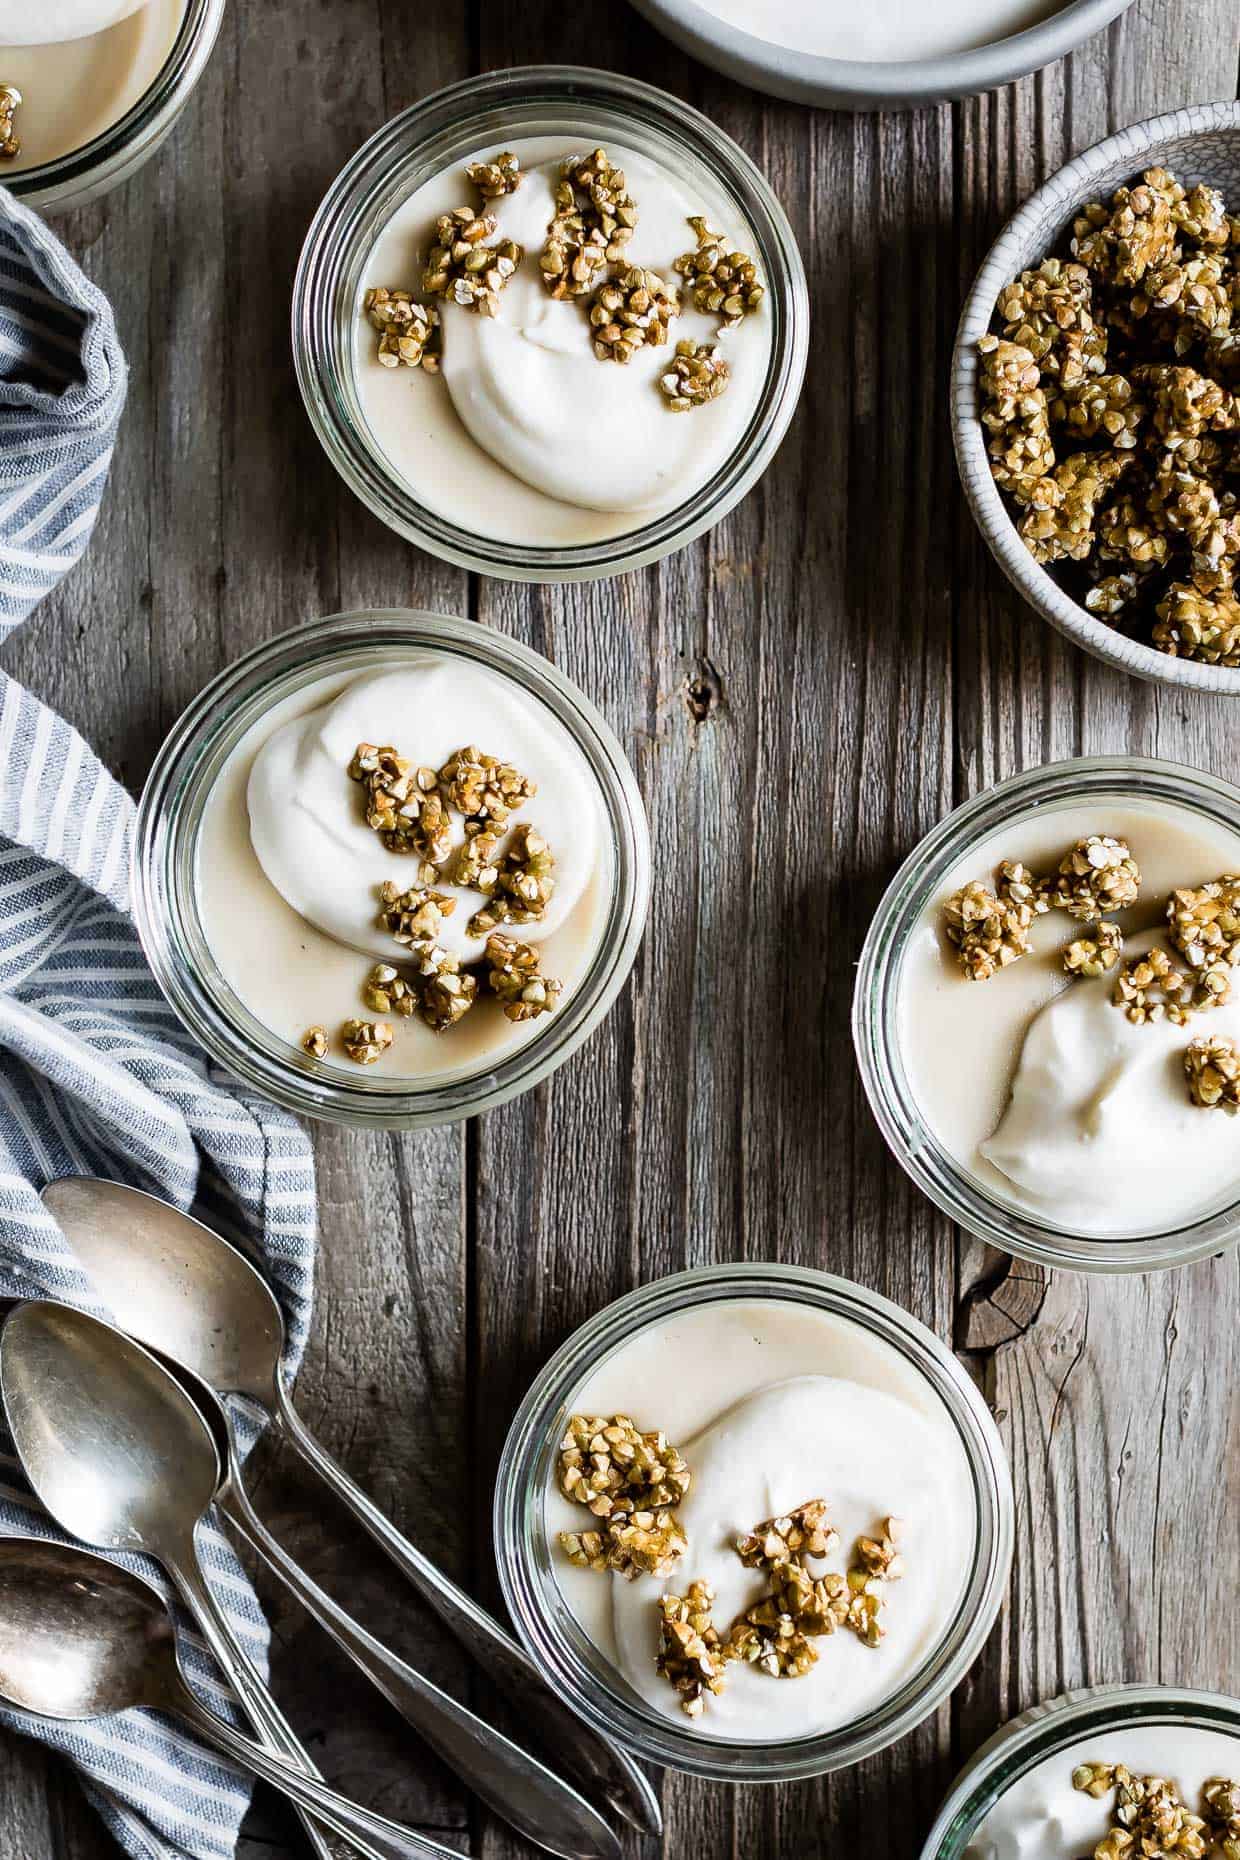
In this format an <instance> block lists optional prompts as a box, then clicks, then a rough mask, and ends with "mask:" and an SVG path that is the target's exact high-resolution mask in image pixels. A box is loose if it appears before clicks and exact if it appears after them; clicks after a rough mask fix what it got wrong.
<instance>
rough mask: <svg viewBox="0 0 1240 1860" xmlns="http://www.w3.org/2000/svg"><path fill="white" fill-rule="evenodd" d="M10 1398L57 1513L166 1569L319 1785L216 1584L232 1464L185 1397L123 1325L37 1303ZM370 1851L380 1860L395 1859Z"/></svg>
mask: <svg viewBox="0 0 1240 1860" xmlns="http://www.w3.org/2000/svg"><path fill="white" fill-rule="evenodd" d="M169 1392H171V1394H172V1396H173V1397H174V1399H173V1400H169ZM0 1395H3V1400H4V1411H5V1416H6V1418H7V1420H8V1423H9V1431H10V1432H11V1434H12V1436H13V1442H14V1445H15V1447H16V1449H17V1457H18V1459H19V1460H20V1461H21V1465H22V1471H23V1472H24V1473H25V1475H26V1477H27V1479H29V1481H30V1484H31V1486H32V1487H33V1488H34V1491H35V1494H36V1496H37V1497H38V1498H39V1499H40V1501H41V1502H42V1504H43V1506H44V1507H45V1509H46V1510H47V1511H49V1512H50V1513H51V1515H52V1517H53V1518H55V1520H56V1522H57V1523H58V1524H59V1525H61V1526H62V1528H63V1529H64V1530H66V1531H68V1533H69V1534H70V1536H72V1537H78V1538H81V1539H82V1541H83V1542H84V1543H88V1544H94V1545H95V1546H97V1548H99V1549H101V1550H133V1551H143V1552H145V1553H146V1555H148V1556H151V1557H153V1558H154V1559H155V1561H156V1562H157V1563H159V1564H161V1565H162V1566H163V1568H164V1569H165V1570H166V1572H167V1573H168V1575H169V1576H170V1577H171V1578H172V1581H173V1583H174V1585H175V1587H176V1590H177V1593H178V1594H179V1595H180V1597H181V1600H182V1601H183V1602H184V1603H185V1606H186V1607H187V1608H188V1609H189V1611H190V1613H191V1615H192V1616H193V1618H194V1621H195V1624H196V1625H197V1627H198V1628H199V1629H200V1631H201V1633H202V1636H203V1638H204V1640H205V1641H206V1643H207V1645H208V1647H209V1648H210V1649H211V1652H212V1654H213V1655H214V1656H215V1659H216V1661H217V1662H218V1664H219V1666H220V1669H221V1670H222V1672H223V1673H224V1676H225V1678H226V1679H227V1681H228V1683H229V1685H230V1686H231V1687H232V1689H233V1691H234V1692H235V1694H236V1696H237V1698H238V1699H239V1700H240V1702H241V1706H242V1709H243V1710H244V1712H245V1715H246V1717H247V1718H248V1719H249V1721H250V1723H251V1724H252V1725H253V1727H254V1729H255V1730H256V1731H257V1732H258V1735H259V1737H260V1738H261V1740H262V1741H263V1743H264V1744H266V1745H267V1746H268V1748H269V1749H271V1750H273V1751H278V1752H280V1753H281V1754H282V1755H283V1756H285V1757H287V1758H289V1759H290V1760H291V1761H292V1763H293V1765H294V1766H295V1767H296V1768H298V1769H300V1770H302V1771H304V1773H305V1774H306V1775H307V1776H315V1775H316V1774H317V1772H316V1770H315V1767H314V1764H313V1763H312V1762H311V1760H310V1758H309V1756H308V1755H307V1754H306V1752H305V1750H304V1749H303V1748H302V1745H301V1743H300V1742H299V1741H298V1738H297V1736H296V1733H295V1732H294V1730H293V1727H292V1726H291V1725H290V1724H289V1722H288V1720H287V1719H286V1718H285V1717H284V1715H283V1713H282V1712H281V1711H280V1709H279V1707H278V1705H277V1704H276V1702H275V1700H274V1699H273V1698H272V1696H271V1694H270V1692H269V1691H268V1690H267V1687H266V1686H265V1684H264V1683H263V1680H262V1678H261V1676H260V1675H259V1673H258V1670H257V1668H256V1667H255V1666H254V1664H253V1662H252V1661H251V1659H250V1657H249V1655H248V1654H247V1653H246V1651H245V1649H244V1647H242V1645H241V1643H240V1641H239V1640H238V1639H237V1636H236V1634H235V1633H234V1632H233V1629H232V1626H231V1624H230V1622H229V1620H228V1617H227V1616H226V1615H225V1614H224V1612H223V1610H222V1609H221V1608H220V1607H219V1604H218V1603H217V1602H216V1600H215V1597H214V1596H213V1595H212V1593H211V1591H210V1589H209V1588H208V1586H207V1584H206V1581H205V1580H204V1578H203V1573H202V1567H201V1565H200V1563H199V1560H198V1548H197V1541H196V1535H197V1530H198V1526H199V1524H200V1523H201V1521H202V1519H203V1517H204V1515H205V1514H206V1512H207V1510H208V1508H209V1507H210V1505H211V1503H212V1500H213V1499H214V1497H215V1491H216V1487H217V1486H218V1485H219V1482H220V1461H219V1455H218V1454H217V1453H216V1450H215V1443H214V1441H213V1440H212V1438H211V1433H210V1430H209V1428H208V1427H207V1424H206V1422H205V1421H204V1420H203V1418H202V1416H201V1414H200V1413H199V1412H198V1410H197V1409H196V1408H195V1407H194V1405H193V1403H192V1402H190V1401H189V1400H188V1398H187V1397H186V1395H185V1393H184V1391H183V1390H182V1389H181V1387H180V1385H179V1383H177V1382H175V1381H174V1380H173V1378H172V1376H171V1375H170V1374H169V1373H168V1371H167V1370H166V1369H165V1368H164V1367H163V1365H162V1364H161V1363H157V1362H156V1361H155V1358H154V1357H153V1356H152V1355H151V1354H150V1352H149V1351H147V1350H144V1349H143V1348H142V1346H141V1345H140V1344H137V1343H134V1342H132V1341H131V1340H130V1339H129V1338H128V1337H124V1336H122V1335H121V1333H120V1332H119V1331H117V1330H113V1328H112V1326H111V1325H110V1324H101V1323H100V1322H99V1320H98V1319H97V1318H93V1317H88V1316H87V1315H86V1313H85V1312H81V1311H74V1310H71V1309H70V1307H69V1306H68V1305H60V1304H55V1303H52V1302H50V1301H46V1302H45V1301H36V1302H33V1303H29V1304H19V1305H16V1306H14V1308H13V1310H12V1311H10V1313H9V1315H8V1317H7V1318H6V1319H5V1322H4V1328H3V1330H2V1331H0ZM320 1780H321V1779H320ZM299 1812H300V1813H301V1818H302V1821H303V1823H304V1825H305V1829H306V1834H307V1837H308V1839H309V1841H310V1844H311V1846H312V1847H313V1848H314V1851H315V1853H316V1854H317V1855H318V1856H319V1860H336V1856H335V1850H334V1848H333V1846H332V1844H331V1842H330V1841H329V1840H328V1838H327V1835H326V1833H325V1831H324V1829H323V1828H322V1827H320V1825H319V1824H318V1822H317V1821H316V1820H315V1818H314V1816H313V1814H311V1813H309V1812H307V1811H306V1810H305V1809H304V1808H303V1809H301V1810H300V1811H299ZM356 1844H357V1845H358V1846H359V1848H360V1850H361V1851H362V1852H363V1853H365V1854H368V1855H371V1856H372V1857H373V1856H376V1855H387V1854H389V1853H391V1852H392V1851H393V1850H392V1848H391V1847H383V1846H373V1845H367V1844H366V1843H365V1842H364V1841H361V1840H358V1841H357V1842H356Z"/></svg>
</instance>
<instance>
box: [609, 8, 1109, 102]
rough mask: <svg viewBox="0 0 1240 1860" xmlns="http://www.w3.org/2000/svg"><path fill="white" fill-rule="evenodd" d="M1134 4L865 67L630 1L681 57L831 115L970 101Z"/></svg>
mask: <svg viewBox="0 0 1240 1860" xmlns="http://www.w3.org/2000/svg"><path fill="white" fill-rule="evenodd" d="M1131 4H1132V0H1068V4H1067V5H1066V6H1062V7H1060V9H1059V11H1058V12H1057V13H1053V14H1052V15H1051V17H1050V18H1049V19H1044V20H1042V21H1041V23H1040V24H1039V25H1036V26H1029V27H1027V28H1026V30H1025V31H1024V32H1013V33H1011V34H1009V35H1008V37H1007V38H1006V39H996V40H995V41H994V43H993V45H981V46H978V47H977V48H976V50H974V51H969V52H953V53H952V54H951V55H950V56H946V57H942V58H919V59H908V60H905V61H903V62H901V63H894V62H893V63H890V64H868V63H862V62H861V61H860V60H857V59H851V58H822V57H818V56H816V55H815V54H813V53H809V52H803V51H798V50H796V49H795V48H793V47H790V46H786V45H774V44H772V43H771V41H770V40H769V39H760V38H758V37H757V36H756V35H755V34H754V33H752V32H743V31H741V29H740V28H739V27H737V26H733V25H730V24H728V22H727V21H726V20H722V19H719V18H718V17H717V16H716V15H715V14H714V13H712V12H711V11H710V9H709V7H707V6H703V5H701V4H699V0H633V5H634V6H635V7H636V8H637V11H638V12H639V13H641V14H643V15H644V16H645V17H646V18H647V19H648V20H649V21H650V23H651V25H652V26H657V27H658V29H659V31H660V32H662V33H665V34H666V35H667V37H668V38H669V39H671V40H673V41H674V43H675V44H677V45H679V46H680V47H681V49H682V50H683V51H686V52H690V53H691V54H692V55H693V57H695V58H700V59H701V60H702V63H703V64H706V65H713V67H714V69H715V70H716V71H722V72H723V73H724V74H725V76H727V77H731V78H737V79H739V81H740V82H741V83H742V84H752V85H753V87H754V89H755V90H764V91H767V92H768V93H769V94H770V95H771V96H772V97H790V98H791V99H792V101H793V102H794V103H815V104H819V105H821V106H822V107H823V108H825V109H830V110H911V109H914V108H915V107H916V106H917V105H919V104H923V103H938V102H940V101H941V100H942V99H943V98H946V97H969V96H972V95H973V93H974V92H975V91H980V90H993V89H995V87H996V86H997V85H999V84H1010V83H1011V82H1012V80H1013V79H1014V78H1019V77H1027V76H1028V74H1029V73H1030V72H1031V71H1040V70H1041V69H1042V67H1043V65H1049V64H1053V63H1054V61H1055V60H1056V59H1057V58H1065V57H1066V56H1067V54H1068V53H1069V52H1071V51H1074V50H1075V48H1076V47H1077V46H1078V45H1082V44H1083V43H1084V42H1085V40H1086V39H1089V38H1092V37H1093V35H1094V33H1095V32H1101V31H1102V29H1103V27H1104V26H1107V25H1109V24H1110V22H1111V21H1112V20H1113V19H1115V18H1116V17H1117V16H1118V15H1119V14H1120V13H1122V12H1123V11H1124V9H1125V8H1126V7H1128V6H1131Z"/></svg>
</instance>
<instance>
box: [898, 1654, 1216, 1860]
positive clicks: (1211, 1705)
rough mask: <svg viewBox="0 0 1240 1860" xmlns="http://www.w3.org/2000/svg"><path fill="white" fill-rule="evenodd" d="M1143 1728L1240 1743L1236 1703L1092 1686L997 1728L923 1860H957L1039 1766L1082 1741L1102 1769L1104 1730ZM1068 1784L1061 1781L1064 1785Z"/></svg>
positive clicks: (946, 1807)
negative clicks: (1093, 1748) (1197, 1732)
mask: <svg viewBox="0 0 1240 1860" xmlns="http://www.w3.org/2000/svg"><path fill="white" fill-rule="evenodd" d="M1147 1726H1148V1727H1150V1728H1151V1729H1152V1728H1156V1727H1159V1726H1165V1727H1168V1728H1175V1729H1177V1730H1179V1729H1183V1728H1185V1727H1188V1728H1191V1729H1195V1730H1202V1731H1213V1732H1215V1733H1217V1734H1221V1735H1223V1736H1226V1737H1234V1738H1236V1739H1237V1741H1238V1742H1240V1700H1237V1699H1232V1698H1227V1697H1226V1696H1225V1695H1224V1694H1222V1693H1218V1692H1190V1691H1187V1690H1185V1689H1183V1688H1181V1687H1179V1686H1147V1685H1133V1686H1092V1687H1088V1688H1085V1689H1083V1690H1080V1691H1074V1692H1065V1693H1064V1694H1063V1695H1062V1696H1061V1697H1059V1698H1056V1699H1050V1700H1048V1701H1047V1703H1046V1704H1044V1705H1035V1706H1033V1707H1032V1708H1031V1709H1030V1710H1029V1711H1027V1712H1023V1713H1022V1714H1021V1716H1020V1717H1019V1718H1013V1719H1012V1720H1011V1721H1010V1722H1009V1723H1007V1724H1005V1725H1003V1726H1002V1727H1001V1728H1000V1729H999V1730H998V1731H996V1732H995V1734H994V1736H993V1737H991V1738H989V1739H988V1740H987V1742H986V1743H984V1744H983V1745H982V1747H981V1749H980V1750H978V1751H977V1752H976V1753H975V1754H974V1755H973V1756H972V1757H971V1758H970V1760H969V1761H968V1763H966V1765H965V1767H964V1768H963V1770H961V1772H960V1774H959V1776H958V1777H957V1778H956V1781H955V1782H954V1783H953V1785H952V1788H951V1791H950V1793H949V1794H948V1797H947V1800H946V1801H945V1802H944V1804H943V1806H942V1808H941V1809H940V1811H939V1816H938V1819H937V1821H936V1822H935V1824H934V1826H933V1828H932V1829H931V1830H930V1834H929V1837H928V1839H927V1841H926V1844H925V1846H924V1847H923V1848H922V1850H921V1860H962V1856H963V1855H964V1853H965V1852H966V1850H967V1849H968V1846H969V1843H970V1842H971V1841H972V1840H973V1839H974V1837H975V1836H976V1835H977V1834H978V1832H979V1831H980V1829H981V1826H982V1824H983V1822H984V1821H985V1819H986V1817H987V1815H989V1814H990V1812H991V1810H992V1809H993V1808H994V1807H995V1806H996V1804H997V1803H998V1802H1000V1801H1001V1800H1002V1798H1003V1796H1004V1795H1005V1794H1006V1793H1007V1791H1008V1790H1009V1789H1010V1788H1011V1787H1012V1786H1013V1784H1014V1783H1016V1782H1018V1781H1019V1780H1020V1778H1021V1777H1023V1776H1026V1775H1028V1773H1029V1771H1030V1770H1032V1769H1034V1768H1035V1767H1036V1766H1037V1765H1039V1764H1041V1763H1045V1762H1046V1761H1047V1760H1048V1759H1049V1758H1053V1757H1055V1756H1056V1755H1057V1754H1058V1753H1060V1752H1066V1751H1068V1750H1070V1749H1071V1748H1073V1747H1074V1746H1077V1745H1079V1744H1081V1743H1082V1742H1083V1741H1084V1742H1089V1743H1091V1744H1096V1756H1097V1760H1098V1761H1099V1762H1103V1763H1105V1762H1106V1761H1107V1760H1108V1758H1107V1746H1106V1738H1107V1733H1108V1732H1110V1733H1115V1732H1117V1731H1123V1730H1134V1729H1137V1728H1145V1727H1147ZM1168 1773H1170V1772H1169V1771H1168V1770H1163V1771H1160V1774H1164V1775H1165V1774H1168ZM1070 1786H1071V1782H1070V1778H1067V1777H1065V1787H1070ZM1189 1806H1190V1807H1193V1806H1194V1804H1192V1803H1190V1804H1189ZM1074 1851H1075V1850H1074Z"/></svg>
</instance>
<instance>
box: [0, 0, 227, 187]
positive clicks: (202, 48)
mask: <svg viewBox="0 0 1240 1860" xmlns="http://www.w3.org/2000/svg"><path fill="white" fill-rule="evenodd" d="M223 19H224V0H186V7H185V16H184V18H183V19H182V21H181V26H180V30H179V31H178V33H177V36H176V39H175V41H174V42H173V46H172V50H171V51H170V52H169V54H168V57H167V59H166V60H165V62H164V66H163V69H162V70H161V71H160V73H159V75H158V77H156V79H155V81H154V82H153V83H152V84H151V85H150V86H149V88H148V89H147V90H146V91H145V92H144V93H143V95H142V96H141V97H139V99H138V101H137V102H136V103H135V104H134V105H133V107H132V108H131V109H129V110H126V112H125V114H124V115H123V116H122V117H120V118H119V119H118V120H117V121H116V122H115V123H113V124H112V125H111V126H110V128H108V129H105V130H104V131H103V133H102V134H101V135H97V136H95V137H94V138H93V139H92V140H91V141H90V142H85V143H83V144H82V146H81V148H78V149H73V150H71V151H70V152H69V154H67V155H62V156H61V157H60V158H59V159H58V160H57V161H49V162H43V163H40V164H39V165H38V166H36V167H31V168H23V169H21V170H19V171H18V172H17V173H16V174H12V175H0V180H3V182H4V185H5V186H6V187H7V188H8V189H9V191H10V193H12V194H15V195H16V196H17V198H18V199H19V200H24V201H25V202H26V204H27V206H31V207H37V208H38V210H39V211H40V212H41V213H67V212H68V211H69V209H70V208H72V207H81V206H85V205H86V204H87V202H89V201H92V200H97V199H98V198H99V196H100V195H101V194H106V193H109V192H110V191H111V189H112V188H114V187H119V186H120V184H121V182H122V181H127V180H128V179H129V177H130V176H131V175H133V174H136V173H137V171H138V169H139V168H140V167H141V166H142V165H143V163H144V162H147V161H149V160H150V158H151V156H152V155H154V154H155V152H156V150H157V149H158V148H159V147H160V146H161V145H162V143H163V142H164V141H165V140H166V139H167V137H168V136H169V135H170V134H171V132H172V129H173V127H174V125H175V123H176V121H177V118H178V117H179V116H180V114H181V112H182V110H183V109H184V108H185V106H186V104H187V103H188V102H189V99H190V97H191V95H192V94H193V91H194V89H195V87H196V85H197V83H198V80H199V78H200V77H201V76H202V74H203V72H204V71H205V70H206V67H207V60H208V59H209V58H210V56H211V53H212V51H213V49H214V47H215V41H216V39H217V38H218V37H219V31H220V26H221V24H222V23H223ZM0 76H3V73H0ZM20 129H21V123H20V118H19V121H18V133H19V134H20Z"/></svg>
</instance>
